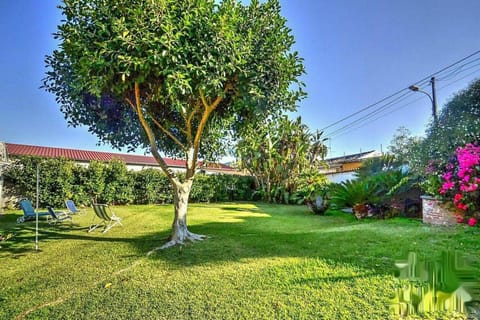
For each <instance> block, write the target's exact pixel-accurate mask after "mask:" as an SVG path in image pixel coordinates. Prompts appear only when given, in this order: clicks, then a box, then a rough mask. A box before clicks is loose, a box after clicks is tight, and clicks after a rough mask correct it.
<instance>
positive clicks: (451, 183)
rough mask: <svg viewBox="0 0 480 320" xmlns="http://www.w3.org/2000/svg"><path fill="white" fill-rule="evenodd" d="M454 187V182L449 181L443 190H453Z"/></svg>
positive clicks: (444, 184) (443, 186)
mask: <svg viewBox="0 0 480 320" xmlns="http://www.w3.org/2000/svg"><path fill="white" fill-rule="evenodd" d="M454 185H455V184H454V183H453V182H451V181H447V182H445V183H443V185H442V190H444V191H447V190H451V189H452V188H453V186H454Z"/></svg>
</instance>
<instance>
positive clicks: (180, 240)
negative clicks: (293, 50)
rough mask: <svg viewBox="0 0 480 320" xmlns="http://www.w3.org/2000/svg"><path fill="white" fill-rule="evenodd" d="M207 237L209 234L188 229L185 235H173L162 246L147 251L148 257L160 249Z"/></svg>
mask: <svg viewBox="0 0 480 320" xmlns="http://www.w3.org/2000/svg"><path fill="white" fill-rule="evenodd" d="M206 238H207V236H205V235H203V234H196V233H193V232H190V231H188V230H187V232H186V233H185V234H184V235H183V237H179V236H173V237H171V239H170V241H168V242H167V243H165V244H164V245H162V246H161V247H156V248H153V249H152V250H150V251H149V252H148V253H147V257H148V256H150V255H151V254H153V253H155V252H156V251H158V250H164V249H168V248H170V247H174V246H177V245H180V246H183V245H184V244H185V242H187V241H190V242H195V241H202V240H205V239H206Z"/></svg>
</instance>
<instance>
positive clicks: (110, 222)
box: [88, 203, 123, 233]
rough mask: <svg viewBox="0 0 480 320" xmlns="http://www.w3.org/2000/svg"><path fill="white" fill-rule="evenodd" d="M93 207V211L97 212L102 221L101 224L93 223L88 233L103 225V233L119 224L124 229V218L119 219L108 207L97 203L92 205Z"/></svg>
mask: <svg viewBox="0 0 480 320" xmlns="http://www.w3.org/2000/svg"><path fill="white" fill-rule="evenodd" d="M92 207H93V211H95V215H96V216H97V218H99V219H100V222H98V223H96V224H93V223H92V225H90V227H89V228H88V232H92V231H93V230H95V229H96V228H98V227H100V226H101V225H103V233H105V232H107V231H108V230H110V229H111V228H113V227H114V226H116V225H117V224H119V225H121V226H122V227H123V224H122V222H121V221H122V218H120V217H117V216H116V215H115V213H114V212H113V211H112V209H111V208H110V207H109V206H108V205H106V204H98V203H95V204H93V205H92Z"/></svg>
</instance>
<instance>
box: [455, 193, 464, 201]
mask: <svg viewBox="0 0 480 320" xmlns="http://www.w3.org/2000/svg"><path fill="white" fill-rule="evenodd" d="M462 199H463V195H462V194H461V193H457V194H456V195H455V196H454V197H453V202H454V203H457V202H460V201H461V200H462Z"/></svg>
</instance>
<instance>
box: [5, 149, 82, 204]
mask: <svg viewBox="0 0 480 320" xmlns="http://www.w3.org/2000/svg"><path fill="white" fill-rule="evenodd" d="M74 167H75V164H74V163H73V161H70V160H66V159H62V158H48V159H41V158H38V157H22V158H20V159H16V160H15V162H14V163H13V165H11V166H9V167H8V168H7V170H6V171H5V173H4V177H5V184H6V189H7V190H6V193H7V194H8V195H15V196H17V197H18V198H28V199H30V200H32V201H34V200H35V199H36V194H37V168H38V177H39V180H38V186H39V194H40V195H41V196H40V198H39V205H40V206H43V207H45V206H46V205H48V204H51V205H58V204H61V203H63V201H65V200H64V199H67V198H70V197H71V196H72V195H73V187H72V186H73V181H74V179H75V178H74Z"/></svg>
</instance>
